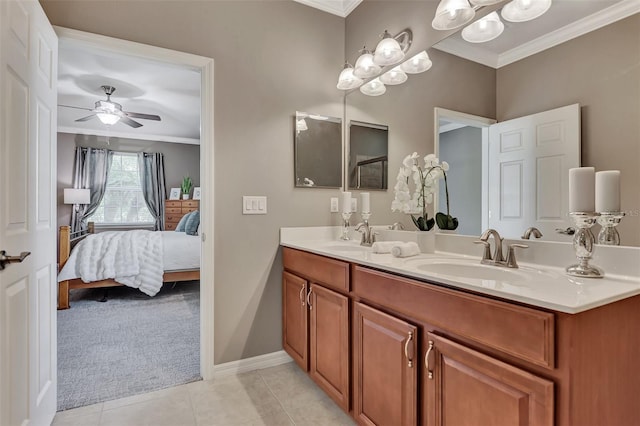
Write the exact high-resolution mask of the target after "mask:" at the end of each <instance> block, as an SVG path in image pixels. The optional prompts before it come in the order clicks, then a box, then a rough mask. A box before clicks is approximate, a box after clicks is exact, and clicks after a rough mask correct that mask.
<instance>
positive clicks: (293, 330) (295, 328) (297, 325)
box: [282, 272, 309, 371]
mask: <svg viewBox="0 0 640 426" xmlns="http://www.w3.org/2000/svg"><path fill="white" fill-rule="evenodd" d="M306 295H307V282H306V281H305V280H304V279H302V278H300V277H297V276H295V275H293V274H290V273H288V272H283V273H282V347H283V348H284V350H285V351H286V352H287V353H288V354H289V355H290V356H291V358H293V360H294V361H295V362H297V363H298V365H299V366H300V367H302V369H303V370H305V371H306V370H307V369H308V368H309V364H308V363H309V357H308V355H309V340H308V334H307V329H308V316H307V302H306Z"/></svg>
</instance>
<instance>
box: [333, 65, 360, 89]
mask: <svg viewBox="0 0 640 426" xmlns="http://www.w3.org/2000/svg"><path fill="white" fill-rule="evenodd" d="M362 83H363V81H362V79H361V78H358V77H356V76H355V75H353V67H352V66H351V65H350V64H349V63H346V64H345V65H344V69H343V70H342V71H341V72H340V76H339V77H338V85H337V87H338V89H340V90H351V89H356V88H358V87H360V86H362Z"/></svg>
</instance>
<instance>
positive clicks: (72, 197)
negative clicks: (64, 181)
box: [64, 188, 91, 204]
mask: <svg viewBox="0 0 640 426" xmlns="http://www.w3.org/2000/svg"><path fill="white" fill-rule="evenodd" d="M90 202H91V193H90V192H89V190H88V189H79V188H65V189H64V203H65V204H89V203H90Z"/></svg>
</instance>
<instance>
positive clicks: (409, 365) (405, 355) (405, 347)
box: [404, 331, 413, 368]
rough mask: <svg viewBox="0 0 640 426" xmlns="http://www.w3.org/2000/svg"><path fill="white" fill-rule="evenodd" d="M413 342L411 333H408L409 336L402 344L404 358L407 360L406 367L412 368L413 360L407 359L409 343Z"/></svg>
mask: <svg viewBox="0 0 640 426" xmlns="http://www.w3.org/2000/svg"><path fill="white" fill-rule="evenodd" d="M412 340H413V331H410V332H409V336H407V341H406V342H405V343H404V357H405V358H407V367H409V368H412V367H413V360H412V359H411V358H409V342H411V341H412Z"/></svg>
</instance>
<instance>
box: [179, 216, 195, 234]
mask: <svg viewBox="0 0 640 426" xmlns="http://www.w3.org/2000/svg"><path fill="white" fill-rule="evenodd" d="M193 213H195V212H191V213H187V214H185V215H184V216H182V218H181V219H180V222H178V225H177V226H176V232H185V226H186V225H187V220H189V216H191V215H192V214H193Z"/></svg>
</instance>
